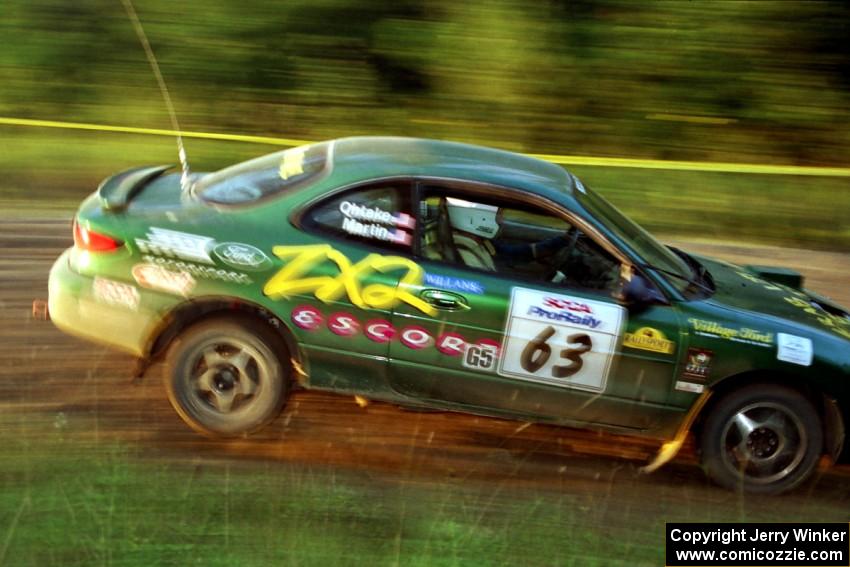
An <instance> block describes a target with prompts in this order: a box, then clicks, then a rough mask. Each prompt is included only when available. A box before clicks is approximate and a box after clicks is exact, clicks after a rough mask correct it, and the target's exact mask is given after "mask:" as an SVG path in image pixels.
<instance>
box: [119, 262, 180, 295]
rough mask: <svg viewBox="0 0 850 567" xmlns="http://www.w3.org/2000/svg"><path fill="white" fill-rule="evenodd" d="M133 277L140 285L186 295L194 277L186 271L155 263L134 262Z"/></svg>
mask: <svg viewBox="0 0 850 567" xmlns="http://www.w3.org/2000/svg"><path fill="white" fill-rule="evenodd" d="M132 273H133V278H134V279H135V280H136V283H138V284H139V285H140V286H142V287H145V288H148V289H153V290H157V291H164V292H167V293H173V294H176V295H182V296H184V297H185V296H187V295H189V292H191V291H192V289H194V287H195V278H193V277H192V274H190V273H188V272H175V271H172V270H169V269H166V268H163V267H162V266H157V265H156V264H136V265H135V266H133V270H132Z"/></svg>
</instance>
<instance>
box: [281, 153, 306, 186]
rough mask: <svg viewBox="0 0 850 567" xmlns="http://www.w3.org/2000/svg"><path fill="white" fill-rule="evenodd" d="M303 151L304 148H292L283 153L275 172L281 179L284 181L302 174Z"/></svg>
mask: <svg viewBox="0 0 850 567" xmlns="http://www.w3.org/2000/svg"><path fill="white" fill-rule="evenodd" d="M304 151H305V148H292V149H290V150H286V151H285V152H283V159H282V160H281V162H280V168H279V169H278V171H277V173H278V175H279V176H280V178H281V179H283V180H286V179H289V178H290V177H293V176H295V175H301V174H302V173H304Z"/></svg>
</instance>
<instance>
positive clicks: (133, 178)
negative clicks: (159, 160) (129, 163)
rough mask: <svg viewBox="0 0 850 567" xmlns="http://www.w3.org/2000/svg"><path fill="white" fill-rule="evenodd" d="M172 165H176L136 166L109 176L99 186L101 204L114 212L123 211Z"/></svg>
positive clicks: (106, 209)
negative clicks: (146, 186)
mask: <svg viewBox="0 0 850 567" xmlns="http://www.w3.org/2000/svg"><path fill="white" fill-rule="evenodd" d="M172 167H174V166H173V165H157V166H152V167H151V166H149V167H136V168H133V169H128V170H127V171H123V172H121V173H118V174H116V175H113V176H112V177H107V178H106V179H104V180H103V182H102V183H101V184H100V186H98V188H97V196H98V198H99V199H100V206H101V207H102V208H103V210H105V211H109V212H113V213H115V212H119V211H123V210H124V209H126V208H127V204H128V203H129V202H130V200H131V199H132V198H133V197H135V196H136V195H138V194H139V192H140V191H141V190H142V189H144V188H145V185H147V184H148V183H149V182H151V181H152V180H154V179H156V178H157V177H159V176H160V175H162V174H163V173H165V172H166V171H168V170H169V169H171V168H172Z"/></svg>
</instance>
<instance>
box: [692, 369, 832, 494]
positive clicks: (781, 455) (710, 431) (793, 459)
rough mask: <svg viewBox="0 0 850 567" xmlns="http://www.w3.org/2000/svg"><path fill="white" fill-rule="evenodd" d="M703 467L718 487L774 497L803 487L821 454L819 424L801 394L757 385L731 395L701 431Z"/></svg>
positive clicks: (821, 437)
mask: <svg viewBox="0 0 850 567" xmlns="http://www.w3.org/2000/svg"><path fill="white" fill-rule="evenodd" d="M700 448H701V450H702V464H703V467H704V468H705V470H706V472H707V473H708V475H709V476H710V477H711V478H712V479H713V480H714V481H715V482H716V483H717V484H719V485H721V486H724V487H726V488H729V489H732V490H738V489H742V490H744V491H746V492H753V493H762V494H774V493H778V492H783V491H785V490H790V489H791V488H794V487H795V486H797V485H799V484H800V483H801V482H803V481H804V480H805V479H806V478H808V477H809V475H810V474H811V473H812V471H814V469H815V467H816V466H817V463H818V459H819V458H820V455H821V451H822V448H823V433H822V426H821V421H820V418H819V416H818V413H817V411H816V410H815V408H814V407H813V406H812V404H811V402H809V400H807V399H806V398H805V397H803V396H802V395H801V394H800V393H799V392H797V391H795V390H793V389H791V388H787V387H784V386H778V385H774V384H753V385H750V386H746V387H744V388H741V389H740V390H736V391H734V392H731V393H730V394H727V395H726V396H725V397H723V398H722V399H721V400H720V401H719V402H718V403H717V404H716V405H715V406H714V408H713V409H712V411H711V413H710V414H709V416H708V419H707V420H706V422H705V426H704V427H703V430H702V435H701V442H700Z"/></svg>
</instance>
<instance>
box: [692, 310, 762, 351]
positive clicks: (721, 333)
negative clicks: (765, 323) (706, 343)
mask: <svg viewBox="0 0 850 567" xmlns="http://www.w3.org/2000/svg"><path fill="white" fill-rule="evenodd" d="M688 322H689V323H690V324H691V327H693V329H694V334H696V335H699V336H701V337H711V338H714V339H725V340H729V341H734V342H736V343H745V344H749V345H755V346H760V347H770V346H773V333H767V332H764V331H759V330H756V329H750V328H748V327H742V328H733V327H726V326H723V325H721V324H720V323H717V322H715V321H706V320H704V319H695V318H693V317H691V318H689V319H688Z"/></svg>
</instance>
